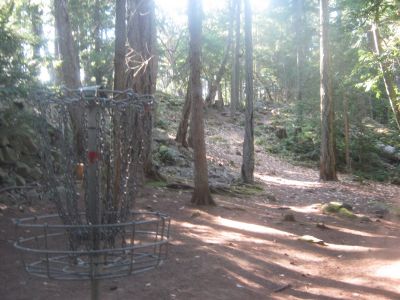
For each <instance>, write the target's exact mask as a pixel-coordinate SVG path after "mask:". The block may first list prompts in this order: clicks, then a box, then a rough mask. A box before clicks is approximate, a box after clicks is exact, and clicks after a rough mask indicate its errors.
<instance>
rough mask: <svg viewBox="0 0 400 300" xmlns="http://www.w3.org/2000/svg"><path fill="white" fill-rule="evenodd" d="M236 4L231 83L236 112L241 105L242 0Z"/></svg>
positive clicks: (232, 109) (232, 107) (233, 109)
mask: <svg viewBox="0 0 400 300" xmlns="http://www.w3.org/2000/svg"><path fill="white" fill-rule="evenodd" d="M234 1H235V4H236V5H235V6H236V17H235V22H236V23H235V25H236V28H235V53H234V56H233V64H232V83H231V112H232V113H234V112H236V111H237V110H238V109H239V105H240V2H241V0H234Z"/></svg>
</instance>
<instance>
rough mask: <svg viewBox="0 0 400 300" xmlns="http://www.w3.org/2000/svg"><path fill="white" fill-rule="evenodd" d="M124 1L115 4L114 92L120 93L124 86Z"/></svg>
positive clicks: (119, 0)
mask: <svg viewBox="0 0 400 300" xmlns="http://www.w3.org/2000/svg"><path fill="white" fill-rule="evenodd" d="M125 44H126V0H117V2H116V4H115V54H114V90H118V91H122V90H124V89H125V88H126V86H125V82H126V79H125V71H126V65H125V55H126V45H125Z"/></svg>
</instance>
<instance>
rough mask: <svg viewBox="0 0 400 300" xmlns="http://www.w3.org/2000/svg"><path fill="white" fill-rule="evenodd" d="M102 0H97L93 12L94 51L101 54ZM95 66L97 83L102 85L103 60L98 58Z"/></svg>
mask: <svg viewBox="0 0 400 300" xmlns="http://www.w3.org/2000/svg"><path fill="white" fill-rule="evenodd" d="M100 9H101V8H100V0H95V5H94V12H93V19H94V20H93V21H94V22H93V23H94V31H93V36H94V51H95V52H96V54H99V53H100V52H101V48H102V47H101V36H100V33H101V30H100V29H101V17H100ZM94 63H95V68H94V77H95V79H96V85H101V84H102V81H103V74H102V72H101V66H100V63H101V61H100V60H99V59H97V60H96V61H95V62H94Z"/></svg>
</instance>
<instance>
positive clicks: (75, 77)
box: [54, 0, 85, 159]
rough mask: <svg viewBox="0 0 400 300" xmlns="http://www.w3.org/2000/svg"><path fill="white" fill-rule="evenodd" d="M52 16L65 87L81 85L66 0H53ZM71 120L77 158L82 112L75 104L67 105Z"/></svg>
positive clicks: (80, 147)
mask: <svg viewBox="0 0 400 300" xmlns="http://www.w3.org/2000/svg"><path fill="white" fill-rule="evenodd" d="M54 17H55V20H56V29H57V33H58V49H59V51H60V56H61V61H62V63H61V76H62V81H63V83H64V85H65V86H66V87H67V88H71V89H76V88H79V87H80V86H81V82H80V76H79V65H78V63H77V60H76V57H77V56H78V55H77V53H76V50H75V47H74V45H75V42H74V40H73V38H72V30H71V24H70V21H69V15H68V9H67V1H66V0H54ZM68 109H69V113H70V116H71V120H72V126H73V132H74V140H75V147H76V151H77V155H78V157H79V158H81V159H83V157H84V151H85V149H84V145H83V140H84V134H83V113H82V109H81V108H80V107H78V106H77V105H70V106H68Z"/></svg>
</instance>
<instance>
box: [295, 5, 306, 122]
mask: <svg viewBox="0 0 400 300" xmlns="http://www.w3.org/2000/svg"><path fill="white" fill-rule="evenodd" d="M303 1H304V0H296V1H295V22H294V25H295V33H296V93H295V98H296V106H297V119H298V121H299V123H301V122H302V121H303V103H302V102H303V99H302V98H303V68H304V47H303V31H304V21H303V14H304V9H303V5H304V2H303Z"/></svg>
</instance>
